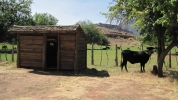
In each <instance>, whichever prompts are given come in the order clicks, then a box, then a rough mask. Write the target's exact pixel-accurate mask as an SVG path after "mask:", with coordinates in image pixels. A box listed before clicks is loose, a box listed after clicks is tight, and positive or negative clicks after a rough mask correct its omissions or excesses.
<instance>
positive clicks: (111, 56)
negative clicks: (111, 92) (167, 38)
mask: <svg viewBox="0 0 178 100" xmlns="http://www.w3.org/2000/svg"><path fill="white" fill-rule="evenodd" d="M104 47H105V46H102V48H104ZM100 48H101V47H100V46H97V45H95V46H94V49H95V50H94V65H91V50H90V49H91V45H88V50H87V65H88V67H92V68H93V67H94V68H97V69H101V70H104V69H105V70H106V69H107V70H110V71H115V70H117V71H118V70H120V67H119V66H120V61H121V50H118V65H119V66H115V54H116V53H115V52H116V50H115V46H110V48H111V49H110V50H100ZM127 48H130V50H135V51H139V49H138V46H134V47H129V46H122V49H123V50H124V49H127ZM145 48H146V47H144V50H145ZM96 49H97V50H96ZM175 51H177V52H178V49H177V48H173V49H172V50H171V53H172V54H175V53H176V52H175ZM101 52H102V62H101ZM106 53H107V54H106ZM107 55H108V59H107ZM177 59H178V58H177ZM100 62H101V66H100ZM165 62H166V66H164V67H163V70H166V67H167V68H168V63H169V57H168V55H167V56H166V58H165ZM153 65H157V53H154V54H152V56H151V59H150V60H149V61H148V62H147V64H146V65H145V69H146V70H147V71H148V70H149V71H150V70H152V66H153ZM177 66H178V62H177V61H176V56H175V55H172V68H175V69H178V67H177ZM127 67H128V70H130V68H134V69H135V71H140V64H139V63H137V64H130V63H129V62H128V63H127ZM124 70H125V69H124Z"/></svg>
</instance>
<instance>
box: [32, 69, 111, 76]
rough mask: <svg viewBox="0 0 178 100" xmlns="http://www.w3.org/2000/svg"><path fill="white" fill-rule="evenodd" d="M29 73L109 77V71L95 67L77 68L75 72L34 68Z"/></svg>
mask: <svg viewBox="0 0 178 100" xmlns="http://www.w3.org/2000/svg"><path fill="white" fill-rule="evenodd" d="M29 73H34V74H40V75H59V76H60V75H61V76H89V77H101V78H102V77H109V73H108V71H106V70H101V71H98V70H97V69H95V68H91V69H89V68H86V69H82V70H79V71H77V72H74V71H56V70H45V71H44V70H41V69H34V70H32V71H29Z"/></svg>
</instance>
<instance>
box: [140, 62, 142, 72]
mask: <svg viewBox="0 0 178 100" xmlns="http://www.w3.org/2000/svg"><path fill="white" fill-rule="evenodd" d="M140 72H141V73H142V72H143V70H142V64H141V63H140Z"/></svg>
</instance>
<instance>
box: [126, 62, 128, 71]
mask: <svg viewBox="0 0 178 100" xmlns="http://www.w3.org/2000/svg"><path fill="white" fill-rule="evenodd" d="M125 70H126V71H127V72H128V70H127V63H126V64H125Z"/></svg>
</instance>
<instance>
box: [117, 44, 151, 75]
mask: <svg viewBox="0 0 178 100" xmlns="http://www.w3.org/2000/svg"><path fill="white" fill-rule="evenodd" d="M153 49H154V47H147V50H144V51H131V50H123V51H122V52H121V65H120V66H121V71H122V69H123V66H125V70H126V71H127V72H128V70H127V61H129V62H130V63H131V64H135V63H140V71H141V72H143V71H144V72H145V64H146V63H147V62H148V60H149V57H150V56H151V54H152V53H153ZM122 58H123V61H122Z"/></svg>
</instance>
